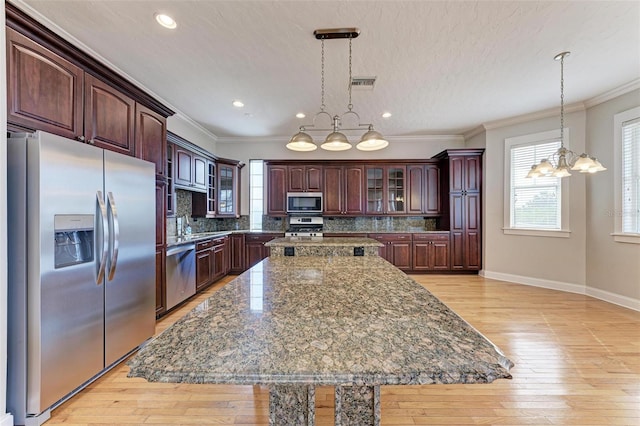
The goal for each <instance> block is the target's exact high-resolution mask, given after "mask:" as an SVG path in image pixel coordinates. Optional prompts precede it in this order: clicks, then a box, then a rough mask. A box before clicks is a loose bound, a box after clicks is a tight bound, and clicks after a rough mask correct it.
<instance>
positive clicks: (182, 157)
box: [174, 146, 193, 187]
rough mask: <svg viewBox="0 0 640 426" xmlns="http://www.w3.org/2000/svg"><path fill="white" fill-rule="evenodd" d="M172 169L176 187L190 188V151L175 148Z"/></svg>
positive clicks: (191, 169) (191, 160) (191, 173)
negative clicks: (173, 169) (173, 168)
mask: <svg viewBox="0 0 640 426" xmlns="http://www.w3.org/2000/svg"><path fill="white" fill-rule="evenodd" d="M174 167H175V175H174V184H175V185H176V186H185V187H190V186H191V179H192V175H193V154H191V151H187V150H186V149H184V148H181V147H179V146H176V149H175V159H174Z"/></svg>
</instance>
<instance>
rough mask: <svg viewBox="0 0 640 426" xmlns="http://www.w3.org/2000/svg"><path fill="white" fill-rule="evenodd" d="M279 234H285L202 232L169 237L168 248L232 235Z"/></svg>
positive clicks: (249, 231)
mask: <svg viewBox="0 0 640 426" xmlns="http://www.w3.org/2000/svg"><path fill="white" fill-rule="evenodd" d="M249 233H251V234H278V235H282V234H283V232H278V231H255V230H249V229H239V230H234V231H217V232H200V233H197V234H191V235H182V236H180V237H175V236H172V237H167V247H173V246H179V245H182V244H188V243H193V242H196V241H202V240H207V239H209V238H216V237H224V236H225V235H231V234H249Z"/></svg>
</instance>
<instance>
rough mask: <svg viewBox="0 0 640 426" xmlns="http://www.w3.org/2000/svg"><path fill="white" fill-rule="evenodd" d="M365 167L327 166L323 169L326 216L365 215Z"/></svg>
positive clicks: (355, 165) (354, 165)
mask: <svg viewBox="0 0 640 426" xmlns="http://www.w3.org/2000/svg"><path fill="white" fill-rule="evenodd" d="M363 182H364V166H362V165H358V164H353V165H348V164H345V165H326V166H325V167H324V169H323V184H324V187H325V188H326V190H325V191H324V196H323V201H324V207H323V209H324V211H323V213H324V214H325V215H326V216H338V215H340V216H342V215H344V216H360V215H362V214H364V192H363Z"/></svg>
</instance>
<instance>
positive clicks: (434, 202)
mask: <svg viewBox="0 0 640 426" xmlns="http://www.w3.org/2000/svg"><path fill="white" fill-rule="evenodd" d="M406 209H407V213H408V214H414V215H420V216H423V215H429V216H438V215H439V214H440V169H439V167H438V165H437V164H426V165H425V164H411V165H408V166H407V202H406Z"/></svg>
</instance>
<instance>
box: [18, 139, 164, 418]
mask: <svg viewBox="0 0 640 426" xmlns="http://www.w3.org/2000/svg"><path fill="white" fill-rule="evenodd" d="M7 154H8V167H7V169H8V210H9V213H8V228H9V235H8V240H9V247H8V253H9V258H8V262H9V310H8V314H9V340H8V351H9V353H8V361H9V368H8V375H9V377H8V401H7V402H8V404H7V405H8V409H9V411H10V412H12V413H13V414H14V416H15V421H16V424H27V425H35V424H41V423H42V422H43V421H45V420H46V419H48V418H49V412H50V409H51V408H52V407H55V406H57V405H58V404H59V403H60V402H61V401H63V400H65V399H66V398H67V397H68V396H69V395H72V394H73V393H74V392H76V391H77V390H79V389H80V388H81V387H82V386H83V385H85V384H86V383H88V382H89V381H90V380H91V379H92V378H95V377H96V376H98V375H100V374H101V373H103V372H104V371H105V369H108V367H109V366H111V365H112V364H114V363H115V362H117V361H118V360H120V359H121V358H122V357H124V356H125V355H127V354H128V353H130V352H131V351H132V350H134V349H136V348H137V347H138V346H139V345H140V344H141V343H143V342H144V341H145V340H147V339H148V338H149V337H151V336H152V335H153V333H154V326H155V167H154V165H153V164H152V163H149V162H146V161H142V160H139V159H136V158H132V157H128V156H125V155H121V154H118V153H114V152H111V151H106V150H103V149H100V148H96V147H94V146H90V145H86V144H82V143H79V142H76V141H73V140H69V139H65V138H62V137H60V136H56V135H52V134H48V133H43V132H37V133H35V134H34V135H30V136H26V137H21V138H11V139H9V140H8V142H7Z"/></svg>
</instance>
